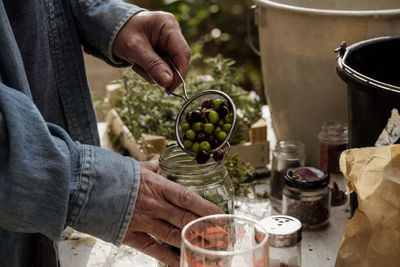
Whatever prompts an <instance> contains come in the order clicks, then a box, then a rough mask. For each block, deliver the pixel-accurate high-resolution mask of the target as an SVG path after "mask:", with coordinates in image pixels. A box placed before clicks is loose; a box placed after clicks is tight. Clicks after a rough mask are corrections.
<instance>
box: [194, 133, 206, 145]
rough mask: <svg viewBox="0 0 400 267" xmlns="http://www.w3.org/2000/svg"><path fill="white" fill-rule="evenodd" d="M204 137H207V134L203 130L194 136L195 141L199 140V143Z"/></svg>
mask: <svg viewBox="0 0 400 267" xmlns="http://www.w3.org/2000/svg"><path fill="white" fill-rule="evenodd" d="M206 139H207V136H206V134H205V133H204V132H200V133H198V134H197V136H196V141H197V142H199V143H201V142H203V141H205V140H206Z"/></svg>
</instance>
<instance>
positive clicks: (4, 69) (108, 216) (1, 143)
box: [0, 0, 141, 267]
mask: <svg viewBox="0 0 400 267" xmlns="http://www.w3.org/2000/svg"><path fill="white" fill-rule="evenodd" d="M43 1H44V3H45V8H46V14H47V18H46V19H47V23H48V29H49V30H48V31H49V32H48V36H49V42H50V48H51V57H52V61H53V67H54V69H55V74H56V80H57V89H58V91H59V95H60V98H61V102H62V106H63V109H64V112H65V116H66V121H67V126H68V133H67V132H65V131H64V130H63V129H62V128H60V127H58V126H56V125H54V124H50V123H46V122H45V121H44V120H43V118H42V116H41V115H40V113H39V111H38V109H37V108H36V107H35V105H34V103H33V102H32V97H31V93H30V89H29V85H28V82H27V77H26V73H25V71H24V66H23V63H22V59H21V55H20V52H19V50H18V46H17V43H16V40H15V38H14V35H13V31H12V29H11V26H10V23H9V20H8V17H7V14H6V11H5V9H4V5H3V1H2V0H0V266H1V267H2V266H5V267H9V266H10V267H14V266H15V267H18V266H57V264H58V260H57V256H56V245H55V244H56V242H57V241H58V240H59V238H60V236H61V233H62V232H63V230H64V229H65V227H66V226H70V227H72V228H74V229H76V230H78V231H81V232H85V233H88V234H91V235H93V236H96V237H98V238H101V239H103V240H105V241H107V242H112V243H114V244H116V245H119V244H121V241H122V239H123V237H124V235H125V231H126V229H127V226H128V224H129V222H130V219H131V216H132V213H133V209H134V205H135V201H136V196H137V193H138V187H139V181H140V172H139V165H138V163H137V162H136V161H135V160H133V159H131V158H128V157H122V156H120V155H118V154H115V153H112V152H110V151H106V150H103V149H101V148H99V147H98V145H99V138H98V133H97V127H96V117H95V113H94V109H93V105H92V102H91V98H90V92H89V86H88V83H87V79H86V75H85V72H84V64H83V58H82V52H81V45H82V46H83V47H84V49H85V51H87V52H89V53H91V54H93V55H95V56H97V57H100V58H102V59H104V60H105V61H107V62H108V63H110V64H112V65H117V66H118V65H123V64H125V63H124V62H121V61H120V60H118V59H117V58H114V57H113V55H112V44H113V41H114V39H115V36H116V35H117V33H118V31H119V30H120V29H121V27H122V26H123V25H124V24H125V22H126V21H127V20H128V19H129V18H130V17H131V16H132V15H134V14H135V13H137V12H139V11H140V10H141V9H140V8H138V7H136V6H133V5H129V4H127V3H124V2H123V1H122V0H102V1H99V0H87V1H84V0H43Z"/></svg>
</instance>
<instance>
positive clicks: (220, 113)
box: [181, 98, 233, 164]
mask: <svg viewBox="0 0 400 267" xmlns="http://www.w3.org/2000/svg"><path fill="white" fill-rule="evenodd" d="M232 122H233V114H232V110H231V108H230V106H229V104H228V102H227V101H224V100H222V99H219V98H217V99H207V100H205V101H204V102H203V103H202V104H201V106H200V107H197V108H196V109H195V110H192V111H189V112H188V113H187V114H186V122H185V123H183V124H182V126H181V129H182V132H184V133H185V134H184V136H183V140H184V142H183V145H184V146H185V148H186V149H188V150H190V151H193V152H195V153H197V154H196V161H197V162H198V163H199V164H202V163H205V162H207V161H208V160H209V158H210V151H211V150H213V149H215V148H217V147H219V146H220V145H221V144H222V143H223V142H224V141H225V139H226V138H227V136H228V133H229V131H230V130H231V128H232ZM223 157H224V153H223V152H222V151H221V150H220V149H217V150H215V151H214V152H213V158H214V160H215V161H220V160H222V159H223Z"/></svg>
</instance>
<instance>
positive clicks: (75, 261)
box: [59, 120, 350, 267]
mask: <svg viewBox="0 0 400 267" xmlns="http://www.w3.org/2000/svg"><path fill="white" fill-rule="evenodd" d="M267 122H268V120H267ZM269 123H270V122H269ZM99 130H100V136H101V140H103V145H104V146H106V147H107V146H108V144H107V140H106V139H107V138H106V132H107V131H106V124H105V123H100V124H99ZM271 139H273V137H272V138H271V137H269V140H270V141H271ZM271 145H272V147H273V146H274V140H272V142H271ZM331 180H332V182H333V181H336V183H337V184H338V185H339V188H340V189H341V190H345V181H344V178H343V177H342V176H333V177H332V179H331ZM235 203H236V204H237V205H239V208H238V209H237V213H239V214H240V213H244V211H245V213H246V214H247V215H249V216H253V217H254V218H256V219H262V218H265V217H267V216H270V215H275V214H276V213H275V212H274V211H273V210H272V208H271V205H270V202H269V200H268V199H264V200H254V199H253V200H251V199H246V198H236V199H235ZM349 217H350V212H349V209H348V201H347V203H346V204H344V205H341V206H338V207H332V208H331V217H330V223H329V224H328V225H327V226H326V227H324V228H323V229H319V230H313V231H304V232H303V240H302V266H303V267H325V266H327V267H328V266H334V264H335V259H336V255H337V251H338V249H339V246H340V242H341V239H342V236H343V233H344V230H345V227H346V225H347V223H348V222H349ZM59 252H60V261H61V265H62V267H128V266H137V267H157V266H158V265H157V261H156V260H155V259H153V258H151V257H149V256H146V255H144V254H142V253H140V252H138V251H136V250H135V249H132V248H129V247H127V246H121V247H116V246H114V245H112V244H110V243H106V242H104V241H102V240H100V239H97V238H95V237H92V236H89V235H86V234H82V233H79V232H76V231H75V230H73V229H70V228H68V229H67V230H66V231H65V233H64V236H63V240H62V241H60V242H59Z"/></svg>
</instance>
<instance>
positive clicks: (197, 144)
mask: <svg viewBox="0 0 400 267" xmlns="http://www.w3.org/2000/svg"><path fill="white" fill-rule="evenodd" d="M191 150H192V151H193V152H196V153H197V152H199V150H200V144H199V143H198V142H194V143H193V145H192V148H191Z"/></svg>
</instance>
